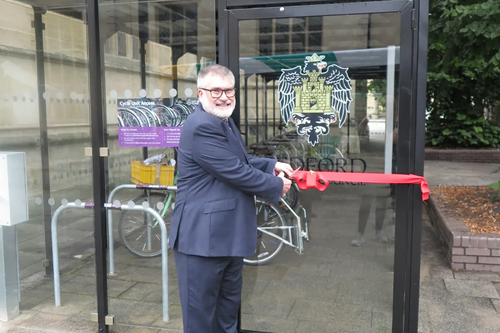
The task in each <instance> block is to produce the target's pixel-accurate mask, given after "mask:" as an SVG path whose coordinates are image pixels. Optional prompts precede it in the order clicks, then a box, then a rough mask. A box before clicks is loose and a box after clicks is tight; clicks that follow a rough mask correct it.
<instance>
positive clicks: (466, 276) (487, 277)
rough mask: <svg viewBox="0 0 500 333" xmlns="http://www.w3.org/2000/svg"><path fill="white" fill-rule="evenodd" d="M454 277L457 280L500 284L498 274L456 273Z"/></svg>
mask: <svg viewBox="0 0 500 333" xmlns="http://www.w3.org/2000/svg"><path fill="white" fill-rule="evenodd" d="M443 269H445V267H443ZM453 275H454V277H455V279H457V280H479V281H496V282H500V275H498V274H496V273H488V272H466V271H459V272H454V273H453ZM497 290H498V288H497Z"/></svg>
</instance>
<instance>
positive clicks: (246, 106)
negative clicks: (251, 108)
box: [245, 74, 249, 146]
mask: <svg viewBox="0 0 500 333" xmlns="http://www.w3.org/2000/svg"><path fill="white" fill-rule="evenodd" d="M248 78H249V76H248V75H246V74H245V145H247V146H248Z"/></svg>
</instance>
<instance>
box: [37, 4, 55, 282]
mask: <svg viewBox="0 0 500 333" xmlns="http://www.w3.org/2000/svg"><path fill="white" fill-rule="evenodd" d="M33 13H34V21H33V28H34V29H35V45H36V78H37V86H38V91H37V92H38V110H39V111H38V118H39V124H40V155H41V161H42V202H43V226H44V238H45V260H44V267H45V276H47V277H49V276H52V275H53V272H52V236H51V235H52V222H51V220H52V207H51V206H50V205H49V202H48V200H49V198H50V168H49V137H48V132H47V131H48V129H47V101H46V100H45V98H43V95H44V93H45V51H44V48H43V31H44V29H45V24H44V23H43V21H42V15H43V14H45V13H46V10H45V9H42V8H38V7H33Z"/></svg>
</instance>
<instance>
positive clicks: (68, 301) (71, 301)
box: [32, 293, 97, 318]
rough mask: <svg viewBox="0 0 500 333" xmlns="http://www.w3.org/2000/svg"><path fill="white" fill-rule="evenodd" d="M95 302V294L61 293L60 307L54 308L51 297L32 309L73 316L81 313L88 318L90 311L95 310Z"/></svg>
mask: <svg viewBox="0 0 500 333" xmlns="http://www.w3.org/2000/svg"><path fill="white" fill-rule="evenodd" d="M95 304H97V299H96V297H95V296H88V295H77V294H72V293H61V307H58V308H56V307H55V303H54V298H53V297H51V298H49V299H48V300H46V301H44V302H42V303H40V304H38V305H37V306H35V307H33V308H32V310H33V311H37V312H43V313H49V314H54V315H65V316H73V315H77V314H80V313H83V314H84V316H83V317H85V318H90V313H92V312H95Z"/></svg>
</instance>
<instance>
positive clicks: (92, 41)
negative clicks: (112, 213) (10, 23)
mask: <svg viewBox="0 0 500 333" xmlns="http://www.w3.org/2000/svg"><path fill="white" fill-rule="evenodd" d="M87 11H88V12H87V19H88V24H87V36H88V54H89V85H90V90H89V91H90V119H91V122H90V124H91V138H92V165H93V168H92V189H93V197H94V203H95V207H94V244H95V267H96V285H97V288H96V290H97V322H98V327H99V332H100V333H108V332H109V329H108V326H107V325H106V320H105V318H106V316H107V315H108V280H107V276H106V245H107V244H106V233H107V230H106V229H107V228H106V210H105V209H104V203H105V202H106V188H105V186H106V177H105V175H106V174H105V161H104V158H102V157H101V156H100V149H101V148H104V147H105V143H106V137H105V133H104V131H105V127H104V126H105V124H104V118H103V83H102V82H103V81H102V73H103V72H102V70H103V68H104V66H103V53H102V52H101V39H100V37H101V35H100V26H99V0H89V1H87ZM56 231H57V230H56ZM110 232H112V230H110ZM52 233H54V230H52Z"/></svg>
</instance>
